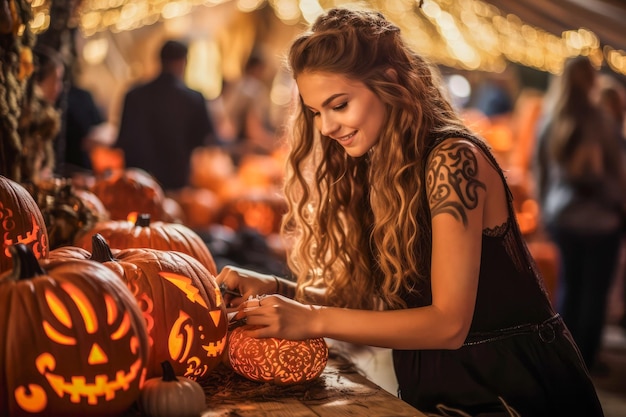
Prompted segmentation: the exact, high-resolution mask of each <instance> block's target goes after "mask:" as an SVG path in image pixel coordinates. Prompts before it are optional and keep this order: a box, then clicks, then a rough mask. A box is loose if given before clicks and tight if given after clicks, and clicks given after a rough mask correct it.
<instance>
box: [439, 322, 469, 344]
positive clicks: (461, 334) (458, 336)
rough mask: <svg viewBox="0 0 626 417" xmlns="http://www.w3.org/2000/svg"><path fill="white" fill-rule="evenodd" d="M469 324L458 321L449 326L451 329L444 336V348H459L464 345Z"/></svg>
mask: <svg viewBox="0 0 626 417" xmlns="http://www.w3.org/2000/svg"><path fill="white" fill-rule="evenodd" d="M469 327H470V326H469V324H466V323H457V324H454V325H451V326H450V327H449V331H448V332H447V334H446V335H445V336H444V340H443V346H442V349H448V350H457V349H459V348H461V346H463V343H465V339H467V335H468V333H469Z"/></svg>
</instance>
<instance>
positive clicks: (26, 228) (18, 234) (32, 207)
mask: <svg viewBox="0 0 626 417" xmlns="http://www.w3.org/2000/svg"><path fill="white" fill-rule="evenodd" d="M0 243H1V246H0V273H1V272H4V271H8V270H10V269H11V267H12V266H13V260H12V259H11V252H10V250H9V248H10V247H11V246H13V245H15V244H17V243H23V244H25V245H26V246H28V247H29V248H30V249H31V250H32V252H33V253H34V254H35V257H36V258H37V259H41V258H45V257H46V256H48V251H49V240H48V230H47V228H46V223H45V220H44V218H43V215H42V213H41V210H40V209H39V207H38V206H37V203H36V202H35V199H34V198H33V197H32V196H31V194H30V193H29V192H28V191H27V190H26V188H24V187H23V186H22V185H20V184H18V183H17V182H15V181H13V180H11V179H9V178H6V177H3V176H1V175H0Z"/></svg>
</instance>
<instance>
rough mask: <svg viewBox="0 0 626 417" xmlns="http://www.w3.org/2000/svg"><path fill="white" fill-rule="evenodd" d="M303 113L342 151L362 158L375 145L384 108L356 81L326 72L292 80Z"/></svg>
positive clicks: (309, 73) (313, 73)
mask: <svg viewBox="0 0 626 417" xmlns="http://www.w3.org/2000/svg"><path fill="white" fill-rule="evenodd" d="M296 82H297V84H298V90H299V92H300V95H301V97H302V101H303V103H304V106H305V108H306V109H305V111H310V112H311V113H312V114H313V119H314V121H315V127H316V128H317V129H318V130H319V131H320V132H321V133H322V135H324V136H328V137H330V138H332V139H334V140H336V141H337V142H339V144H340V145H341V146H343V148H344V149H345V150H346V152H347V153H348V155H350V156H352V157H359V156H362V155H364V154H365V153H366V152H367V151H368V150H370V149H371V148H372V147H373V146H374V145H376V143H377V142H378V139H379V136H380V131H381V128H382V125H383V121H384V120H385V105H384V104H383V102H382V101H381V100H380V99H379V98H378V96H377V95H376V94H374V92H373V91H372V90H370V89H369V88H367V87H366V86H365V84H363V83H362V82H360V81H356V80H351V79H349V78H347V77H345V76H343V75H339V74H333V73H328V72H303V73H302V74H300V75H299V76H298V77H297V78H296Z"/></svg>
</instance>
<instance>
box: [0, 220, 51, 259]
mask: <svg viewBox="0 0 626 417" xmlns="http://www.w3.org/2000/svg"><path fill="white" fill-rule="evenodd" d="M8 211H9V213H10V216H11V217H12V216H13V212H12V211H11V210H8ZM30 221H31V224H32V227H31V229H30V231H28V232H26V234H25V235H23V236H22V235H19V236H17V237H15V238H14V239H10V238H8V233H5V234H4V241H3V245H4V253H5V255H6V256H8V257H9V258H10V257H11V253H10V252H9V248H10V247H11V246H13V245H15V244H17V243H23V244H25V245H27V246H29V247H30V248H31V249H32V250H33V253H34V254H35V257H36V258H37V259H40V258H41V257H42V254H43V253H44V251H45V249H44V248H45V247H46V243H45V242H44V240H45V239H43V236H42V233H41V227H39V224H37V220H36V219H35V216H34V215H32V214H31V216H30ZM4 223H5V222H3V224H4ZM11 223H12V224H15V223H13V222H11ZM5 228H6V226H5ZM40 240H41V242H40ZM37 243H39V245H41V248H40V247H38V245H37Z"/></svg>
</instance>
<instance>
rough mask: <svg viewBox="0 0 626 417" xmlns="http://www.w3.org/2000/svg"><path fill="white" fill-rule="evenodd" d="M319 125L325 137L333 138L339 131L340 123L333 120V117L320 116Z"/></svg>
mask: <svg viewBox="0 0 626 417" xmlns="http://www.w3.org/2000/svg"><path fill="white" fill-rule="evenodd" d="M319 124H320V126H319V130H320V133H321V134H322V135H324V136H332V134H333V133H334V132H336V131H337V130H338V129H339V123H337V122H336V121H335V120H333V118H332V117H328V116H323V115H320V117H319Z"/></svg>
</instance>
